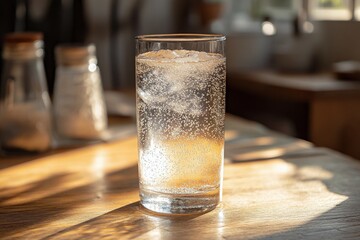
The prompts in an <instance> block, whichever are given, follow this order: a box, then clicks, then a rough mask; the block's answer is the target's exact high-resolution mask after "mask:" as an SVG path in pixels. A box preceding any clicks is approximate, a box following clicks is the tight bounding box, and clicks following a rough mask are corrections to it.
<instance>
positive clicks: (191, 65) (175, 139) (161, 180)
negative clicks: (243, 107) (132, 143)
mask: <svg viewBox="0 0 360 240" xmlns="http://www.w3.org/2000/svg"><path fill="white" fill-rule="evenodd" d="M224 46H225V36H222V35H213V34H168V35H145V36H138V37H137V38H136V90H137V127H138V146H139V178H140V198H141V203H142V205H143V206H144V207H146V208H147V209H150V210H152V211H155V212H160V213H179V214H182V213H196V212H204V211H208V210H211V209H213V208H215V207H216V206H217V204H218V203H219V201H220V200H221V188H222V175H223V159H224V157H223V155H224V119H225V77H226V59H225V55H224Z"/></svg>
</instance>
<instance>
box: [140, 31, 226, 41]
mask: <svg viewBox="0 0 360 240" xmlns="http://www.w3.org/2000/svg"><path fill="white" fill-rule="evenodd" d="M135 39H136V40H137V41H144V42H210V41H224V40H226V36H225V35H222V34H198V33H171V34H146V35H139V36H136V37H135Z"/></svg>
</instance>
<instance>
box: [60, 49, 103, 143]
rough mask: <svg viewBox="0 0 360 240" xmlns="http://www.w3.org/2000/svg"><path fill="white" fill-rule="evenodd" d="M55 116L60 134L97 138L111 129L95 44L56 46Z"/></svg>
mask: <svg viewBox="0 0 360 240" xmlns="http://www.w3.org/2000/svg"><path fill="white" fill-rule="evenodd" d="M56 57H57V68H56V80H55V90H54V120H55V127H56V132H57V134H58V137H60V138H65V139H82V140H96V139H100V138H101V137H102V135H103V133H104V131H105V130H106V129H107V114H106V107H105V101H104V96H103V89H102V83H101V77H100V72H99V68H98V66H97V59H96V57H95V46H94V45H88V46H82V45H79V46H77V45H62V46H59V47H58V48H57V49H56Z"/></svg>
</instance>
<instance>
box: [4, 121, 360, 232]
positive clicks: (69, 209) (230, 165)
mask: <svg viewBox="0 0 360 240" xmlns="http://www.w3.org/2000/svg"><path fill="white" fill-rule="evenodd" d="M226 126H227V127H226V128H227V133H226V136H227V144H226V153H225V155H226V159H227V160H228V161H227V162H226V164H225V174H224V189H223V201H222V203H221V204H220V206H219V207H217V208H216V209H215V210H213V211H210V212H208V213H204V214H198V215H179V216H170V215H158V214H154V213H152V212H149V211H147V210H145V209H143V208H142V207H141V206H140V204H139V202H138V201H139V197H138V186H137V185H138V178H137V152H136V138H135V136H132V137H129V138H127V139H123V140H119V141H116V142H111V143H106V144H98V145H93V146H89V147H84V148H78V149H73V150H67V151H59V152H54V153H50V154H47V155H44V156H37V157H32V158H28V159H27V160H26V159H25V158H23V159H22V160H19V161H15V163H13V162H12V161H14V160H16V159H14V158H3V159H0V162H1V169H0V239H134V238H136V239H254V238H256V239H320V238H328V239H356V238H359V237H360V191H359V185H360V163H359V162H357V161H355V160H353V159H351V158H349V157H346V156H344V155H341V154H339V153H336V152H333V151H330V150H328V149H318V148H313V147H312V146H311V144H309V143H306V142H304V141H299V140H297V139H291V138H288V137H285V136H282V135H279V134H276V133H273V132H270V131H268V130H267V129H265V128H263V127H262V126H261V125H258V124H256V123H252V122H247V121H243V120H239V119H236V118H233V117H229V118H228V119H227V124H226ZM289 145H290V146H292V147H293V146H296V145H298V147H297V148H293V150H289V151H290V152H291V151H297V152H298V151H304V152H306V154H304V155H302V156H301V155H298V156H297V155H293V156H292V157H286V155H283V156H281V155H278V156H277V157H271V156H270V157H269V158H268V159H267V160H257V161H256V154H257V153H259V157H260V158H261V156H262V152H263V151H266V150H267V149H277V150H283V152H284V153H286V149H287V148H288V146H289ZM236 146H238V148H236ZM280 152H281V151H280ZM249 153H253V155H252V158H251V161H246V158H240V159H238V161H237V163H234V162H233V161H231V160H232V159H233V158H235V157H236V156H241V155H242V154H249ZM312 153H316V154H315V155H314V154H312ZM288 156H289V155H288ZM294 156H295V157H294ZM296 156H297V157H296ZM242 160H244V161H242Z"/></svg>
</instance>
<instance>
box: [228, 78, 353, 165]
mask: <svg viewBox="0 0 360 240" xmlns="http://www.w3.org/2000/svg"><path fill="white" fill-rule="evenodd" d="M228 85H229V88H228V94H229V98H228V99H229V103H228V107H229V110H230V112H234V113H237V114H240V115H241V116H246V117H248V118H250V119H251V118H252V119H254V120H257V121H261V117H258V118H257V117H256V116H254V114H256V113H262V114H264V113H268V114H267V117H269V116H270V115H271V114H273V115H276V116H280V117H282V118H283V119H289V120H290V121H291V122H292V123H294V125H295V126H294V128H295V136H298V137H301V138H304V139H307V140H309V141H311V142H313V143H314V144H316V145H318V146H322V147H328V148H332V149H335V150H337V151H340V152H343V153H346V154H347V155H351V156H353V157H355V158H358V159H360V148H359V147H358V144H359V143H360V124H359V123H360V111H359V109H360V82H356V81H355V82H352V81H340V80H336V79H335V78H334V77H333V76H332V75H331V74H326V73H319V74H284V73H277V72H273V71H259V72H247V73H236V74H235V73H233V74H231V73H230V74H229V77H228ZM234 102H237V103H236V104H234ZM251 114H252V115H251ZM263 118H264V117H263ZM270 118H271V117H270ZM275 121H276V119H275ZM281 124H282V123H280V125H281ZM282 125H284V124H282Z"/></svg>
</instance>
